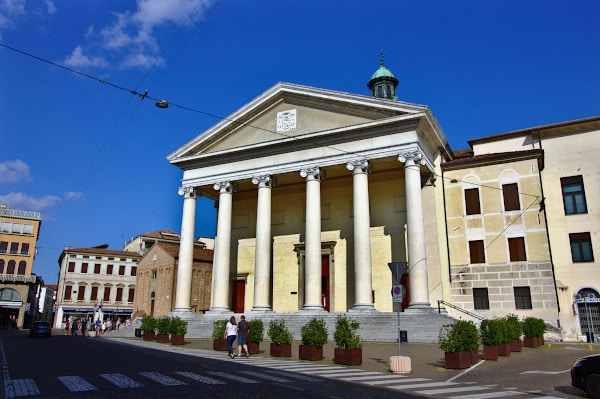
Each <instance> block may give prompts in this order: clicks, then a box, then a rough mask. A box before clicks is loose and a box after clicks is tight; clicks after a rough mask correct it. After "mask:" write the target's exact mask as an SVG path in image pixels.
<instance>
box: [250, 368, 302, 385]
mask: <svg viewBox="0 0 600 399" xmlns="http://www.w3.org/2000/svg"><path fill="white" fill-rule="evenodd" d="M240 373H242V374H246V375H249V376H251V377H256V378H263V379H266V380H269V381H272V382H281V383H285V382H292V380H288V379H286V378H281V377H276V376H274V375H269V374H266V373H258V372H256V371H240Z"/></svg>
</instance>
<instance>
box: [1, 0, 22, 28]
mask: <svg viewBox="0 0 600 399" xmlns="http://www.w3.org/2000/svg"><path fill="white" fill-rule="evenodd" d="M24 15H26V13H25V0H0V29H11V28H14V27H15V26H16V23H17V21H18V20H19V19H20V18H21V17H22V16H24Z"/></svg>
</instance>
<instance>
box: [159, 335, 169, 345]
mask: <svg viewBox="0 0 600 399" xmlns="http://www.w3.org/2000/svg"><path fill="white" fill-rule="evenodd" d="M156 342H158V343H159V344H166V343H167V342H169V334H156Z"/></svg>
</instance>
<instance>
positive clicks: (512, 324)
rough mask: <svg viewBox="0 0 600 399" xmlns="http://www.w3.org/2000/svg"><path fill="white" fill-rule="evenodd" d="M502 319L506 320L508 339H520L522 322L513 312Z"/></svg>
mask: <svg viewBox="0 0 600 399" xmlns="http://www.w3.org/2000/svg"><path fill="white" fill-rule="evenodd" d="M504 320H506V325H507V330H508V336H509V341H514V340H517V339H520V338H521V335H523V324H522V323H521V321H520V320H519V318H518V317H517V316H516V315H514V314H509V315H507V316H506V317H505V318H504Z"/></svg>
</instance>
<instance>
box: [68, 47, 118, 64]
mask: <svg viewBox="0 0 600 399" xmlns="http://www.w3.org/2000/svg"><path fill="white" fill-rule="evenodd" d="M63 62H64V63H65V64H66V65H68V66H72V67H84V68H86V67H100V68H101V67H106V66H107V65H108V62H107V61H106V60H105V59H104V58H102V57H89V56H87V55H85V54H83V48H82V47H81V46H77V47H75V50H73V52H72V53H71V55H70V56H68V57H67V58H66V59H65V60H64V61H63Z"/></svg>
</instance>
